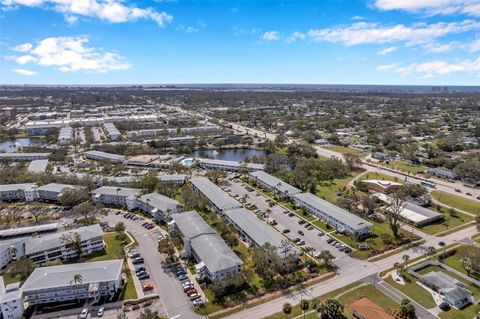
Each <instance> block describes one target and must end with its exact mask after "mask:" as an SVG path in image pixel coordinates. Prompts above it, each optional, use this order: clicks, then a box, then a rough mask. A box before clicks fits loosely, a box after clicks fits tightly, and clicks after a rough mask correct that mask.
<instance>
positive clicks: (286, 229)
mask: <svg viewBox="0 0 480 319" xmlns="http://www.w3.org/2000/svg"><path fill="white" fill-rule="evenodd" d="M289 232H290V229H288V228H285V229H284V230H282V233H284V234H286V233H289Z"/></svg>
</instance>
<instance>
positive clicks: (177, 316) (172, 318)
mask: <svg viewBox="0 0 480 319" xmlns="http://www.w3.org/2000/svg"><path fill="white" fill-rule="evenodd" d="M181 316H182V315H176V316H173V317H171V318H170V319H176V318H180V317H181Z"/></svg>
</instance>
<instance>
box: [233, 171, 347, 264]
mask: <svg viewBox="0 0 480 319" xmlns="http://www.w3.org/2000/svg"><path fill="white" fill-rule="evenodd" d="M246 187H247V186H246V185H245V184H243V183H242V182H240V181H237V180H231V181H229V185H226V186H225V188H226V189H228V190H229V193H230V195H231V196H235V195H237V199H239V198H241V197H243V196H245V195H246V196H247V198H246V203H250V204H253V205H255V206H256V207H257V208H258V209H259V210H260V211H261V212H267V211H268V213H267V219H266V221H268V222H270V223H271V222H273V220H275V221H276V223H277V224H276V225H275V226H274V227H275V228H276V229H278V230H279V231H281V232H282V233H284V234H285V235H286V236H287V237H288V238H289V239H291V240H292V241H295V240H296V238H299V239H300V241H302V240H303V241H304V242H305V246H309V247H313V249H315V251H317V252H320V251H322V250H329V251H330V252H331V253H332V255H333V256H334V258H335V259H337V258H341V257H344V256H346V254H344V253H342V252H340V251H339V250H338V249H336V248H334V247H332V246H331V245H330V244H328V243H327V240H328V238H329V236H328V235H323V236H319V233H322V232H321V231H320V230H318V229H317V228H313V229H311V230H308V229H307V228H305V226H306V225H308V224H307V223H302V224H299V221H300V220H301V219H300V218H299V217H297V216H295V215H293V216H292V214H290V216H289V214H288V213H286V211H287V209H285V208H283V207H281V206H279V205H274V206H272V207H270V204H269V203H268V198H267V197H265V196H263V195H262V194H261V193H259V192H257V191H250V192H249V191H248V190H247V188H246ZM285 229H288V230H290V231H289V232H288V233H285V232H286V230H285ZM301 233H303V235H302V234H301ZM296 241H298V239H297V240H296Z"/></svg>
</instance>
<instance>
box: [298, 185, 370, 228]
mask: <svg viewBox="0 0 480 319" xmlns="http://www.w3.org/2000/svg"><path fill="white" fill-rule="evenodd" d="M293 199H294V201H295V205H296V206H298V207H303V208H305V209H306V210H307V211H309V212H310V213H312V214H314V215H315V216H317V217H318V218H320V219H322V220H323V221H325V222H326V223H327V224H329V225H331V226H333V227H335V228H336V229H337V230H338V231H340V232H345V233H348V234H353V235H356V236H367V235H369V234H371V232H372V227H373V224H372V223H370V222H368V221H366V220H364V219H363V218H360V217H358V216H356V215H354V214H352V213H349V212H348V211H346V210H344V209H342V208H340V207H338V206H336V205H333V204H331V203H329V202H327V201H326V200H324V199H321V198H320V197H317V196H315V195H313V194H311V193H301V194H297V195H294V196H293Z"/></svg>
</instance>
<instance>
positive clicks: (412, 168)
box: [384, 161, 428, 174]
mask: <svg viewBox="0 0 480 319" xmlns="http://www.w3.org/2000/svg"><path fill="white" fill-rule="evenodd" d="M384 165H386V166H388V167H391V168H393V169H396V170H399V171H402V172H407V173H410V174H420V173H424V172H425V171H426V170H427V169H428V167H426V166H420V165H413V164H408V163H404V162H400V161H390V162H389V163H388V164H386V163H385V164H384Z"/></svg>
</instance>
